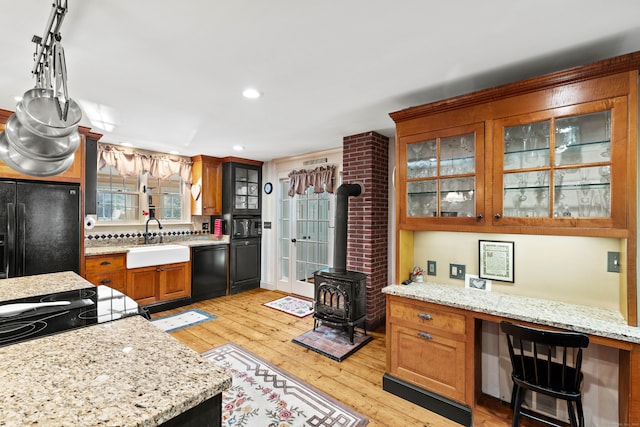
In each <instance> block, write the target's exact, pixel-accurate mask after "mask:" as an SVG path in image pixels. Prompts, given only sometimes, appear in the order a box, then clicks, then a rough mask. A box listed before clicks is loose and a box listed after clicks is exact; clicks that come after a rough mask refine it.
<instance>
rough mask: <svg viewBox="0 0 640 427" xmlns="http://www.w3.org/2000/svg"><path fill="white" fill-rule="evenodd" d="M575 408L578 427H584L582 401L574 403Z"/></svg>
mask: <svg viewBox="0 0 640 427" xmlns="http://www.w3.org/2000/svg"><path fill="white" fill-rule="evenodd" d="M576 408H577V409H578V425H579V426H580V427H584V413H583V412H582V399H578V400H577V401H576Z"/></svg>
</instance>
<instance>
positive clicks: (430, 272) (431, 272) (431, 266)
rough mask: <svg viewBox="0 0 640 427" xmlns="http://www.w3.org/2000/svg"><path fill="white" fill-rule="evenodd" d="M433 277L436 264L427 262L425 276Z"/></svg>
mask: <svg viewBox="0 0 640 427" xmlns="http://www.w3.org/2000/svg"><path fill="white" fill-rule="evenodd" d="M435 275H436V262H435V261H427V276H435Z"/></svg>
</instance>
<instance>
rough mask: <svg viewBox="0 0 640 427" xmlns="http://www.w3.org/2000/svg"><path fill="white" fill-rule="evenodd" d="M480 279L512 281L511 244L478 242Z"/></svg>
mask: <svg viewBox="0 0 640 427" xmlns="http://www.w3.org/2000/svg"><path fill="white" fill-rule="evenodd" d="M479 243H480V262H479V264H478V265H479V266H480V273H479V274H478V276H479V277H480V279H489V280H498V281H501V282H511V283H513V281H514V275H513V250H514V245H513V242H501V241H494V240H480V241H479Z"/></svg>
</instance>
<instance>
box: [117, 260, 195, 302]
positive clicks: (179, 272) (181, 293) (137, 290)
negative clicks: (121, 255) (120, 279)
mask: <svg viewBox="0 0 640 427" xmlns="http://www.w3.org/2000/svg"><path fill="white" fill-rule="evenodd" d="M126 294H127V296H129V297H131V298H133V299H134V300H135V301H136V302H137V303H138V304H140V305H149V304H153V303H156V302H161V301H169V300H173V299H178V298H184V297H188V296H190V295H191V263H189V262H181V263H175V264H165V265H156V266H151V267H141V268H132V269H129V270H127V292H126Z"/></svg>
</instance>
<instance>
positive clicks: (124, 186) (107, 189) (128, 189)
mask: <svg viewBox="0 0 640 427" xmlns="http://www.w3.org/2000/svg"><path fill="white" fill-rule="evenodd" d="M138 188H139V182H138V177H126V178H124V177H121V176H120V175H118V172H117V171H116V170H115V169H114V168H112V167H111V166H105V167H104V168H102V169H100V170H99V171H98V185H97V191H98V197H97V198H98V221H102V222H115V221H118V222H131V221H137V220H138V219H139V218H140V209H139V194H138Z"/></svg>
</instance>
